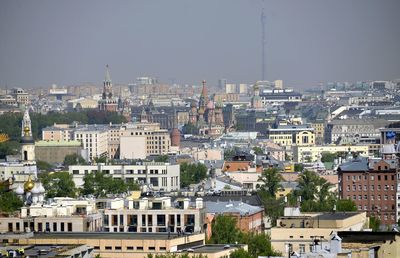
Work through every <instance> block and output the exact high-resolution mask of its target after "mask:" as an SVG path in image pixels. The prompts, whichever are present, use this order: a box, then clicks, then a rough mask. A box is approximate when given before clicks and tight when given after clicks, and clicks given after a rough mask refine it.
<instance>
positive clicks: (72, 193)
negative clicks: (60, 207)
mask: <svg viewBox="0 0 400 258" xmlns="http://www.w3.org/2000/svg"><path fill="white" fill-rule="evenodd" d="M39 179H40V181H41V182H42V184H43V187H44V189H46V197H47V198H54V197H76V194H77V189H76V187H75V183H74V180H73V179H72V175H71V174H69V173H68V172H50V173H49V172H44V173H40V174H39Z"/></svg>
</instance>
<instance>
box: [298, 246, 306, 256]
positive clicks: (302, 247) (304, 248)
mask: <svg viewBox="0 0 400 258" xmlns="http://www.w3.org/2000/svg"><path fill="white" fill-rule="evenodd" d="M299 251H300V253H301V254H303V253H305V252H306V245H305V244H300V245H299Z"/></svg>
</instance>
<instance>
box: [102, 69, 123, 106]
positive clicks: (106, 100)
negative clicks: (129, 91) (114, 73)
mask: <svg viewBox="0 0 400 258" xmlns="http://www.w3.org/2000/svg"><path fill="white" fill-rule="evenodd" d="M117 109H118V103H117V100H116V99H115V98H114V97H113V92H112V82H111V76H110V71H109V69H108V65H107V66H106V77H105V79H104V83H103V94H102V96H101V99H100V100H99V110H100V111H107V112H116V111H117Z"/></svg>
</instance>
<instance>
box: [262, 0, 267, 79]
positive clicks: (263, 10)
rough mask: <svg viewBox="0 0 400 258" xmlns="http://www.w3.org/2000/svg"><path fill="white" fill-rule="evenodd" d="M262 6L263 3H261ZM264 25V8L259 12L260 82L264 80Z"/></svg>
mask: <svg viewBox="0 0 400 258" xmlns="http://www.w3.org/2000/svg"><path fill="white" fill-rule="evenodd" d="M263 4H264V1H263ZM265 23H266V17H265V14H264V6H263V7H262V10H261V80H263V81H264V80H265V44H266V41H265Z"/></svg>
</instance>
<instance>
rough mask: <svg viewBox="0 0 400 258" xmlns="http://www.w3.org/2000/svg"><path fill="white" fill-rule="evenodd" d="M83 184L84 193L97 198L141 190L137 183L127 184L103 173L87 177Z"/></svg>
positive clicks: (99, 172) (84, 178)
mask: <svg viewBox="0 0 400 258" xmlns="http://www.w3.org/2000/svg"><path fill="white" fill-rule="evenodd" d="M83 182H84V183H83V190H82V193H83V194H84V195H89V194H90V195H94V196H96V197H104V196H106V194H121V193H126V192H127V191H136V190H139V189H140V187H139V185H138V184H137V183H135V182H128V183H126V182H125V181H124V180H122V179H120V178H112V177H111V176H110V175H107V174H106V173H104V172H102V171H97V172H94V173H90V174H87V175H85V176H84V177H83Z"/></svg>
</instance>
